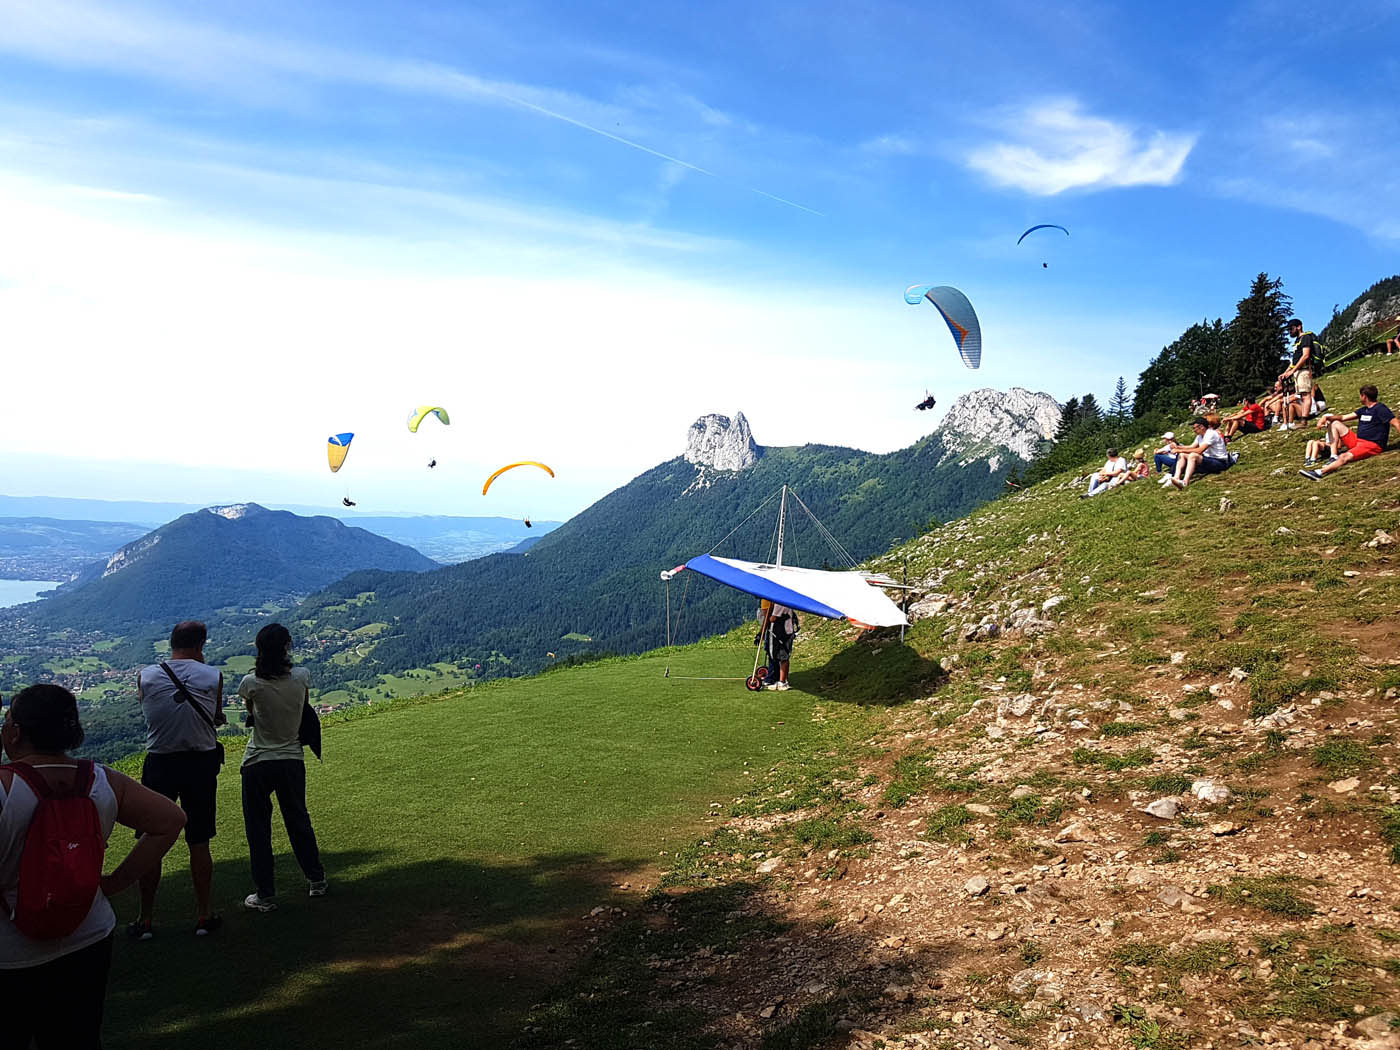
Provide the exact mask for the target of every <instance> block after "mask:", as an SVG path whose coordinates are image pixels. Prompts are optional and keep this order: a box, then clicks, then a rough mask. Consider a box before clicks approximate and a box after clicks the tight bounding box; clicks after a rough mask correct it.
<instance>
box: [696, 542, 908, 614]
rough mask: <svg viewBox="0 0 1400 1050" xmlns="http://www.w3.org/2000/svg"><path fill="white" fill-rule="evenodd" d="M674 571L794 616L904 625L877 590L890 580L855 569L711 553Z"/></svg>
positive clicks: (891, 602) (897, 608)
mask: <svg viewBox="0 0 1400 1050" xmlns="http://www.w3.org/2000/svg"><path fill="white" fill-rule="evenodd" d="M680 568H684V569H690V570H691V571H692V572H698V573H699V574H700V575H701V576H708V577H709V578H710V579H712V580H716V581H717V582H719V583H722V584H725V585H726V586H728V587H733V588H734V589H735V590H739V591H743V592H744V593H745V594H752V595H753V596H754V597H755V598H767V599H768V600H769V601H774V602H777V603H778V604H779V605H786V606H787V607H788V608H790V609H796V610H797V611H798V612H807V613H812V614H813V615H816V616H825V617H826V618H828V619H831V620H849V621H850V622H851V623H853V624H855V625H856V626H857V627H865V628H871V627H901V626H903V625H904V624H906V623H908V622H909V621H908V620H907V619H905V616H904V612H903V611H902V610H901V609H900V607H899V606H898V605H896V604H895V603H894V602H893V601H891V600H890V598H889V596H888V595H886V594H885V592H884V591H883V590H881V589H880V586H881V585H882V584H883V585H889V584H890V583H892V582H893V581H886V580H885V578H884V577H881V576H877V575H875V574H873V573H868V572H861V571H860V570H858V569H852V570H845V571H832V570H829V569H803V568H799V567H797V566H795V565H766V564H763V563H761V562H754V561H742V560H740V559H739V558H716V557H715V556H714V555H711V554H701V555H699V556H697V557H694V558H691V559H690V560H689V561H688V562H686V563H685V564H684V565H683V566H681V567H680ZM673 571H679V570H673Z"/></svg>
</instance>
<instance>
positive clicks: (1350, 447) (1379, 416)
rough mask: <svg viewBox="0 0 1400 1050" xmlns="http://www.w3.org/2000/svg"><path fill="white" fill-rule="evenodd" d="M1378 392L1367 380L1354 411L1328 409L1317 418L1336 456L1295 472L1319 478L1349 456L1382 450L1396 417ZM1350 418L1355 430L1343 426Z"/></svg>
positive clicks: (1399, 426) (1362, 456)
mask: <svg viewBox="0 0 1400 1050" xmlns="http://www.w3.org/2000/svg"><path fill="white" fill-rule="evenodd" d="M1380 396H1381V395H1380V391H1379V390H1377V389H1376V388H1375V387H1374V386H1372V385H1371V384H1369V383H1367V384H1366V385H1365V386H1363V387H1362V388H1361V407H1360V408H1358V409H1357V410H1356V411H1355V412H1348V413H1347V414H1346V415H1344V416H1338V415H1333V414H1332V413H1331V412H1328V413H1327V414H1326V415H1325V416H1323V417H1322V418H1321V419H1320V420H1318V423H1319V424H1326V426H1327V434H1328V437H1330V438H1331V445H1332V448H1333V450H1335V451H1336V453H1337V458H1336V459H1334V460H1332V461H1331V462H1329V463H1327V464H1326V465H1324V466H1321V467H1319V468H1317V469H1316V470H1300V471H1298V473H1299V474H1301V475H1303V477H1305V478H1308V479H1309V480H1311V481H1321V480H1322V479H1323V478H1324V477H1326V476H1327V475H1328V474H1331V473H1332V472H1333V471H1334V470H1341V469H1342V468H1343V467H1344V466H1346V465H1347V464H1348V463H1350V462H1352V461H1353V460H1358V459H1368V458H1370V457H1371V456H1379V455H1380V454H1381V453H1382V452H1384V451H1385V447H1386V445H1387V444H1388V443H1389V441H1390V431H1391V428H1392V427H1393V428H1395V431H1396V433H1400V419H1396V418H1395V413H1394V412H1392V411H1391V410H1390V409H1389V408H1387V407H1386V406H1385V405H1383V404H1381V402H1380ZM1353 419H1354V420H1356V430H1355V431H1352V430H1351V429H1350V428H1349V427H1348V426H1347V423H1349V422H1350V421H1351V420H1353Z"/></svg>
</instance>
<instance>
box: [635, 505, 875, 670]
mask: <svg viewBox="0 0 1400 1050" xmlns="http://www.w3.org/2000/svg"><path fill="white" fill-rule="evenodd" d="M784 488H786V486H782V487H779V488H778V489H777V490H776V491H775V492H773V493H772V494H771V495H770V496H768V498H767V499H765V500H764V501H763V502H762V503H760V504H759V505H758V506H757V507H755V508H754V509H753V511H752V512H751V513H750V514H749V515H748V517H746V518H745V519H744V520H743V521H741V522H739V524H738V525H736V526H734V528H732V529H730V530H729V531H728V532H727V533H725V535H724V538H723V539H721V540H720V541H719V543H716V544H715V545H714V546H713V547H711V548H710V549H709V550H708V551H706V552H705V553H707V554H713V553H714V552H715V551H717V550H719V548H720V547H721V546H723V545H724V543H725V542H726V541H728V540H729V539H730V538H731V537H732V536H733V535H734V534H735V533H736V532H738V531H739V530H740V529H742V528H743V527H744V526H745V525H747V524H748V523H749V522H750V521H752V520H753V519H754V517H756V516H757V515H758V514H759V513H760V512H761V511H763V509H764V508H766V507H767V506H768V505H769V504H771V503H772V502H773V501H774V500H776V499H778V498H779V497H780V496H781V495H782V493H783V489H784ZM787 493H788V495H789V496H791V497H792V498H793V499H794V500H795V501H796V502H797V505H798V506H799V507H801V508H802V510H803V512H804V513H805V514H806V515H807V517H808V518H809V519H810V520H811V521H812V523H813V524H814V525H815V526H816V527H817V534H818V535H819V536H821V538H822V539H824V540H825V541H826V543H827V546H828V547H830V548H831V551H832V553H833V554H835V555H836V557H837V558H838V559H839V560H840V561H841V562H842V563H844V564H845V565H846V566H847V567H848V568H852V569H855V568H858V567H859V563H858V562H857V561H856V560H855V558H853V557H851V552H850V551H848V550H846V548H845V547H843V546H842V545H841V541H840V540H838V539H837V538H836V537H835V536H834V535H833V534H832V532H831V530H830V529H828V528H827V527H826V526H825V525H823V524H822V522H821V519H820V518H818V517H817V516H816V515H815V514H814V513H812V509H811V508H810V507H808V506H807V504H805V503H803V502H802V497H801V496H799V495H798V494H797V493H796V492H794V491H793V490H792V489H791V488H788V489H787ZM783 527H784V523H783V520H782V518H781V516H780V517H779V519H778V521H777V523H776V524H775V525H774V527H773V537H772V539H771V540H770V541H769V544H768V561H769V562H770V563H771V562H772V560H773V554H774V552H775V551H776V550H777V549H778V546H779V541H780V540H783V537H782V536H780V535H779V530H780V529H782V528H783ZM788 531H789V534H790V535H791V537H792V538H791V539H790V540H786V541H785V542H787V543H789V544H791V545H792V546H793V548H794V550H795V547H796V538H797V537H796V526H795V525H789V526H788ZM665 584H666V648H667V649H668V650H669V649H672V648H674V646H675V644H676V639H677V638H679V637H680V633H681V625H682V624H683V623H684V622H685V612H686V603H687V600H688V598H689V596H690V577H689V576H687V577H686V580H685V586H684V587H683V588H681V599H680V606H679V608H678V609H677V611H676V617H675V628H674V630H673V629H672V619H671V579H670V577H666V579H665ZM762 652H763V642H762V640H761V639H760V641H759V643H758V650H757V652H755V654H754V664H753V666H754V673H755V674H757V673H758V663H759V657H760V656H761V655H762ZM662 677H664V678H676V679H684V680H686V681H692V682H742V681H744V679H743V678H741V677H720V676H705V675H673V674H672V673H671V658H670V654H669V653H668V654H667V657H666V670H665V673H664V674H663V675H662Z"/></svg>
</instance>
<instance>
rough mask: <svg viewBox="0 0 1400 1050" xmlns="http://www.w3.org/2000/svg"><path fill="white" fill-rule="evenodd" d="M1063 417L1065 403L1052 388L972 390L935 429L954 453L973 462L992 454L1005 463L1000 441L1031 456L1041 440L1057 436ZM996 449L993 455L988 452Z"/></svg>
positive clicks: (991, 458) (990, 457)
mask: <svg viewBox="0 0 1400 1050" xmlns="http://www.w3.org/2000/svg"><path fill="white" fill-rule="evenodd" d="M1059 422H1060V403H1059V402H1058V401H1056V400H1055V399H1054V398H1053V397H1051V396H1050V395H1049V394H1042V393H1037V392H1033V391H1030V390H1024V389H1022V388H1021V387H1019V386H1014V387H1012V388H1011V389H1010V390H991V389H982V390H972V391H969V392H968V393H966V394H963V395H962V397H960V398H958V399H957V400H956V401H954V402H953V406H952V407H951V408H950V409H948V411H947V413H946V414H945V415H944V416H943V419H942V421H941V422H940V423H939V424H938V428H937V429H936V430H935V431H934V434H935V435H937V436H938V438H939V439H940V440H941V441H942V443H943V447H944V448H946V449H947V450H948V451H949V453H950V454H952V455H957V456H963V457H966V461H967V462H971V461H972V460H974V459H979V458H987V459H988V460H989V462H990V463H991V469H992V470H995V469H996V468H997V467H998V466H999V465H1000V456H998V455H997V454H996V452H995V451H994V450H995V449H996V448H997V447H1001V448H1005V449H1010V450H1011V451H1012V452H1014V453H1015V454H1016V455H1017V456H1019V457H1020V458H1021V459H1023V460H1029V459H1030V458H1031V456H1032V455H1033V454H1034V453H1035V449H1036V445H1038V444H1039V443H1040V442H1041V441H1043V440H1046V439H1048V438H1051V437H1053V436H1054V434H1055V428H1056V426H1058V425H1059ZM987 453H990V455H986V454H987Z"/></svg>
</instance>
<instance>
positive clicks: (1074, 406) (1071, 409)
mask: <svg viewBox="0 0 1400 1050" xmlns="http://www.w3.org/2000/svg"><path fill="white" fill-rule="evenodd" d="M1078 422H1079V398H1077V397H1072V398H1070V399H1069V400H1068V401H1066V402H1065V404H1064V407H1063V408H1061V409H1060V422H1059V424H1058V425H1057V426H1056V427H1055V440H1056V441H1063V440H1064V439H1065V438H1067V437H1069V434H1070V431H1071V430H1073V429H1074V427H1075V424H1076V423H1078Z"/></svg>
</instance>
